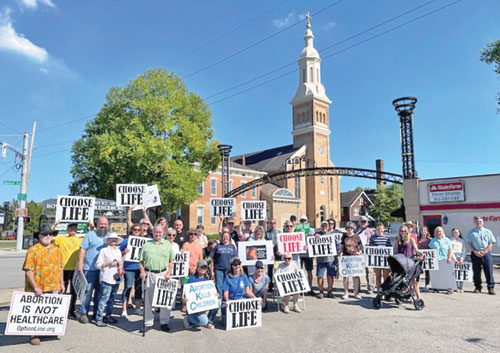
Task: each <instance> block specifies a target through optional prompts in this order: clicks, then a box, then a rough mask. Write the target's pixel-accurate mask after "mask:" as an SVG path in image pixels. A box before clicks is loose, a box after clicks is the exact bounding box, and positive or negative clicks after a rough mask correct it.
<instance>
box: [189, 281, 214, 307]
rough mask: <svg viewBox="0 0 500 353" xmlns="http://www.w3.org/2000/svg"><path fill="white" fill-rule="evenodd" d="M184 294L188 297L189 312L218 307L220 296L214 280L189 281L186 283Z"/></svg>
mask: <svg viewBox="0 0 500 353" xmlns="http://www.w3.org/2000/svg"><path fill="white" fill-rule="evenodd" d="M184 296H185V297H186V299H187V312H188V314H195V313H199V312H200V311H206V310H212V309H217V308H218V307H219V298H218V297H217V289H216V288H215V283H214V281H203V282H195V283H187V284H185V285H184Z"/></svg>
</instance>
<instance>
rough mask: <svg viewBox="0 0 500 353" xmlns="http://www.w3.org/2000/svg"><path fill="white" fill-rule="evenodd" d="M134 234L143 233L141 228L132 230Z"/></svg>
mask: <svg viewBox="0 0 500 353" xmlns="http://www.w3.org/2000/svg"><path fill="white" fill-rule="evenodd" d="M132 231H133V232H140V231H141V228H134V229H132Z"/></svg>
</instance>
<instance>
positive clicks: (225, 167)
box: [217, 145, 233, 197]
mask: <svg viewBox="0 0 500 353" xmlns="http://www.w3.org/2000/svg"><path fill="white" fill-rule="evenodd" d="M217 147H218V148H219V152H220V155H221V157H222V180H221V184H222V197H225V196H226V194H227V193H228V192H229V163H230V160H229V154H230V153H231V149H232V148H233V146H231V145H219V146H217Z"/></svg>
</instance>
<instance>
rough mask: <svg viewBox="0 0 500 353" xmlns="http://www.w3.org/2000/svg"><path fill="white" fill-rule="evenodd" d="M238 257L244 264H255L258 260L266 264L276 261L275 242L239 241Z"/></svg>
mask: <svg viewBox="0 0 500 353" xmlns="http://www.w3.org/2000/svg"><path fill="white" fill-rule="evenodd" d="M238 257H239V258H240V260H241V264H242V265H243V266H255V263H256V262H257V261H259V260H260V261H262V263H263V264H264V265H270V264H273V263H274V257H273V242H272V241H271V240H258V241H240V242H238Z"/></svg>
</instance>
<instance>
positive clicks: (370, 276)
mask: <svg viewBox="0 0 500 353" xmlns="http://www.w3.org/2000/svg"><path fill="white" fill-rule="evenodd" d="M355 233H356V234H357V235H359V238H360V239H361V243H362V244H363V248H364V247H365V246H367V245H368V244H370V237H371V236H373V235H375V232H374V231H373V230H372V229H371V228H370V227H368V217H366V216H361V217H359V223H358V227H357V228H356V231H355ZM365 274H366V292H367V293H368V294H370V293H373V288H374V285H375V274H374V272H373V268H371V267H365Z"/></svg>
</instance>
